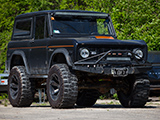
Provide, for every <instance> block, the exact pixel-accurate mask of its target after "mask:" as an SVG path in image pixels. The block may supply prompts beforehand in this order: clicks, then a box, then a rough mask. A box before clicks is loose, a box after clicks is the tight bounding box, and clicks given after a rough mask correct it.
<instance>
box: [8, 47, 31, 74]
mask: <svg viewBox="0 0 160 120" xmlns="http://www.w3.org/2000/svg"><path fill="white" fill-rule="evenodd" d="M14 55H20V56H21V57H22V59H23V62H24V65H25V68H26V72H27V74H30V72H29V67H28V64H27V59H26V56H25V53H24V52H23V51H21V50H17V51H14V52H13V53H12V55H11V57H10V59H9V64H8V70H10V69H11V68H10V67H11V60H12V58H13V56H14Z"/></svg>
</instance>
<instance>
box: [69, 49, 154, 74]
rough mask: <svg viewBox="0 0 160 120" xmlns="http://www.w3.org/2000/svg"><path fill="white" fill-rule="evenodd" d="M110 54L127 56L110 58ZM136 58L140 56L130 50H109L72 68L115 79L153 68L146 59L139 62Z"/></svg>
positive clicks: (78, 62)
mask: <svg viewBox="0 0 160 120" xmlns="http://www.w3.org/2000/svg"><path fill="white" fill-rule="evenodd" d="M110 53H112V54H115V53H117V54H118V53H119V54H120V53H125V54H127V55H126V56H125V57H124V56H123V57H122V56H121V57H110V56H109V54H110ZM136 57H139V56H138V55H136V54H134V53H133V52H132V51H130V50H109V51H107V52H104V53H100V54H97V55H94V56H91V57H88V58H86V59H82V60H79V61H76V62H75V63H74V66H73V67H72V68H73V69H74V70H78V71H83V72H88V73H95V74H104V75H112V76H113V77H126V76H128V75H129V74H140V73H144V72H147V71H148V70H150V69H151V68H152V66H151V64H150V63H148V62H147V61H146V60H145V59H143V58H142V60H141V61H138V60H137V59H136ZM95 58H98V59H95ZM92 60H93V61H92Z"/></svg>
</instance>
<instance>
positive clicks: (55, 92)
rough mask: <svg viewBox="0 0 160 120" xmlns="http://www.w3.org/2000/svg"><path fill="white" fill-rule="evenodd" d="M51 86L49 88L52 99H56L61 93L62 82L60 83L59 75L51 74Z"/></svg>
mask: <svg viewBox="0 0 160 120" xmlns="http://www.w3.org/2000/svg"><path fill="white" fill-rule="evenodd" d="M49 87H50V89H49V90H50V91H49V92H50V96H51V98H52V100H54V101H56V100H57V99H58V96H59V93H60V83H59V77H58V75H57V74H53V75H52V76H51V79H50V83H49Z"/></svg>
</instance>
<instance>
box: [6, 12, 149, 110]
mask: <svg viewBox="0 0 160 120" xmlns="http://www.w3.org/2000/svg"><path fill="white" fill-rule="evenodd" d="M147 54H148V51H147V45H146V43H145V42H144V41H142V40H123V41H121V40H118V39H117V36H116V33H115V30H114V27H113V24H112V21H111V17H110V16H109V14H105V13H100V12H91V11H71V10H50V11H39V12H32V13H26V14H22V15H19V16H17V17H16V18H15V23H14V29H13V34H12V40H11V42H9V44H8V52H7V69H8V71H9V72H10V75H9V79H8V84H9V85H8V94H9V100H10V103H11V104H12V106H14V107H22V106H23V107H25V106H30V105H31V103H32V102H33V98H34V94H35V89H36V88H39V87H46V88H47V96H48V100H49V103H50V105H51V106H52V107H53V108H66V107H73V106H74V105H75V103H76V104H77V105H78V106H83V107H89V106H92V105H94V104H95V102H96V100H97V99H98V97H99V95H101V94H104V93H106V92H108V91H109V90H110V89H111V88H114V89H115V90H116V91H117V93H118V97H119V100H120V102H121V104H122V105H123V106H124V107H143V106H144V105H145V104H146V102H147V100H148V96H149V89H150V88H149V85H150V83H149V80H148V78H147V76H146V74H145V73H146V72H147V71H148V70H150V68H151V65H150V64H148V63H147V61H146V59H147Z"/></svg>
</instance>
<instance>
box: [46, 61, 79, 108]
mask: <svg viewBox="0 0 160 120" xmlns="http://www.w3.org/2000/svg"><path fill="white" fill-rule="evenodd" d="M77 81H78V79H77V77H76V76H75V75H73V74H72V73H71V72H70V71H69V69H68V66H67V65H66V64H55V65H53V66H52V67H51V68H50V70H49V74H48V79H47V96H48V100H49V103H50V105H51V107H53V108H69V107H73V106H74V104H75V102H76V99H77V94H78V86H77Z"/></svg>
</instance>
